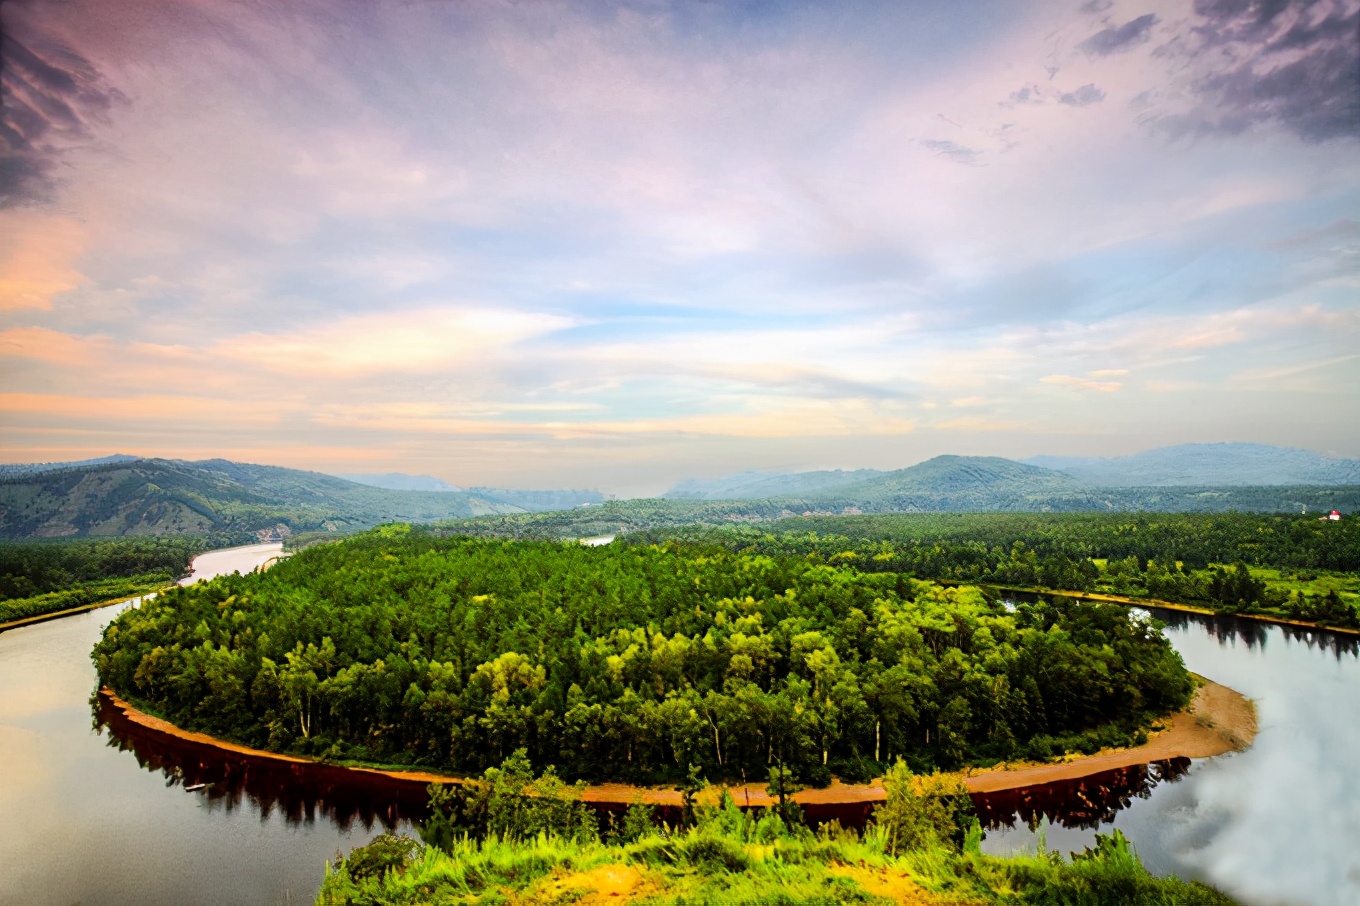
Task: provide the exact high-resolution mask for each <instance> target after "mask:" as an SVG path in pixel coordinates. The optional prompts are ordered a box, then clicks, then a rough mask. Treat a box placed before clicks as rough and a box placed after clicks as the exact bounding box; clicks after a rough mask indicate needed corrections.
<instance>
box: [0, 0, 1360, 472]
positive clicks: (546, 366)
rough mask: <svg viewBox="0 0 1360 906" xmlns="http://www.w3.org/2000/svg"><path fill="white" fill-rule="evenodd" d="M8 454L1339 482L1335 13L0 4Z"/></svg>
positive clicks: (1351, 12)
mask: <svg viewBox="0 0 1360 906" xmlns="http://www.w3.org/2000/svg"><path fill="white" fill-rule="evenodd" d="M0 24H3V30H4V38H3V41H4V45H3V50H4V57H3V64H4V65H3V87H4V96H3V101H4V103H3V123H2V124H0V460H3V461H7V462H33V461H55V460H70V459H79V458H85V457H91V456H101V455H106V454H110V453H116V452H121V453H132V454H137V455H145V456H166V457H176V458H188V459H196V458H208V457H214V456H222V457H226V458H229V459H235V460H240V461H247V462H260V463H269V464H275V465H283V466H290V467H294V468H305V469H315V470H318V471H327V472H387V471H402V472H409V473H416V474H428V475H434V476H437V477H440V478H443V479H445V480H447V481H449V482H452V483H454V484H457V485H465V486H466V485H492V486H516V487H594V488H599V489H601V490H604V491H606V492H609V493H616V494H621V495H636V494H653V493H658V492H660V491H662V490H664V489H665V488H667V487H669V486H670V485H671V484H673V483H674V482H676V481H678V480H680V479H683V478H687V477H712V476H718V475H726V474H731V473H734V472H738V471H743V470H747V469H762V470H792V469H811V468H859V467H873V468H880V469H892V468H901V467H904V466H907V465H910V464H912V463H915V462H919V461H921V460H923V459H926V458H928V457H930V456H933V455H937V454H941V453H959V454H985V455H998V456H1008V457H1013V458H1021V457H1026V456H1031V455H1036V454H1063V455H1101V456H1104V455H1120V454H1127V453H1132V452H1136V451H1138V450H1143V449H1148V448H1151V447H1156V446H1162V445H1166V444H1173V443H1187V442H1216V441H1252V442H1259V443H1272V444H1281V445H1286V446H1296V447H1305V448H1309V449H1313V450H1317V451H1320V452H1324V453H1328V454H1332V455H1341V456H1351V457H1356V456H1360V292H1357V290H1360V153H1358V152H1360V0H1316V2H1310V0H1295V2H1289V0H1194V2H1188V3H1187V2H1179V3H1178V2H1160V0H1091V2H1084V3H1083V2H1080V0H1076V2H1072V0H1068V2H1037V0H1036V2H1026V3H1014V2H968V3H958V2H953V0H948V2H934V0H931V2H911V3H908V2H885V3H868V2H866V3H858V2H845V3H834V4H827V3H814V2H809V3H799V2H782V3H769V4H762V3H739V2H733V3H716V2H698V0H686V2H679V0H677V2H659V0H658V2H654V0H638V2H631V3H603V2H601V3H589V4H570V3H549V2H522V3H511V2H493V0H486V2H476V3H472V2H451V0H450V2H439V0H425V2H421V0H389V2H377V3H375V2H357V0H356V2H337V0H316V2H268V3H265V2H257V0H242V2H204V0H120V2H117V3H110V2H106V0H92V2H84V0H48V2H43V0H18V2H16V0H8V2H6V3H4V4H3V6H2V7H0Z"/></svg>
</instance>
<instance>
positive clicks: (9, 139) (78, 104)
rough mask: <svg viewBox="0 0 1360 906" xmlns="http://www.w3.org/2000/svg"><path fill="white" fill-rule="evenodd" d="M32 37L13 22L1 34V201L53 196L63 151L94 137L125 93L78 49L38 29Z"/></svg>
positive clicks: (11, 204) (40, 199)
mask: <svg viewBox="0 0 1360 906" xmlns="http://www.w3.org/2000/svg"><path fill="white" fill-rule="evenodd" d="M7 18H8V16H7ZM30 34H33V33H32V32H30ZM33 41H34V42H36V43H32V42H31V43H32V46H29V45H28V44H26V43H23V42H20V41H19V40H18V39H17V38H16V37H15V36H14V34H13V28H12V27H10V28H6V29H4V31H3V34H0V59H3V60H4V65H3V67H0V86H3V91H4V98H5V100H4V104H3V105H0V209H3V208H10V207H15V206H19V205H29V204H36V203H47V202H51V201H53V200H54V199H55V192H56V185H57V183H58V178H57V176H56V167H57V162H58V161H59V160H60V158H61V156H62V154H63V152H64V151H65V150H67V149H69V148H70V147H72V146H73V145H76V144H79V143H83V142H87V141H89V140H90V138H91V136H92V125H93V124H95V123H97V122H100V121H103V120H104V119H106V117H107V114H108V112H109V110H110V108H111V107H112V106H113V105H114V104H115V103H116V102H118V101H121V100H123V97H122V95H121V94H120V93H119V92H118V91H117V90H116V89H114V88H113V87H112V86H111V85H109V83H108V82H107V81H106V80H105V79H104V77H103V76H102V75H101V74H100V73H99V71H98V70H96V69H95V68H94V67H93V66H91V65H90V63H89V62H88V61H87V60H85V58H83V57H82V56H80V55H79V54H77V53H75V52H73V51H72V50H70V49H69V48H67V47H65V46H63V45H61V44H60V43H57V42H53V41H50V40H46V39H45V37H44V36H43V35H42V34H40V33H39V34H33Z"/></svg>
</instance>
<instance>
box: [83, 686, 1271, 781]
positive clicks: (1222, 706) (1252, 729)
mask: <svg viewBox="0 0 1360 906" xmlns="http://www.w3.org/2000/svg"><path fill="white" fill-rule="evenodd" d="M101 694H103V695H104V696H106V697H107V698H108V700H109V701H110V702H111V703H112V704H113V705H114V706H115V707H117V708H118V709H119V710H121V711H122V712H123V713H124V715H125V716H126V717H127V719H128V720H130V721H131V722H133V723H135V724H137V725H138V726H141V727H144V728H146V729H148V730H151V731H153V732H156V733H163V734H166V735H167V736H173V737H175V738H177V739H182V740H186V741H189V742H192V743H197V744H199V745H205V746H211V747H213V748H216V749H219V750H222V751H228V752H234V753H237V754H240V755H243V756H246V757H250V758H262V759H268V760H272V761H283V762H290V763H294V764H305V763H314V760H313V759H308V758H299V757H296V756H292V755H280V754H278V753H275V752H266V751H263V750H260V749H252V748H250V747H248V746H242V745H237V744H235V743H231V742H226V741H225V740H220V739H216V738H215V737H212V736H208V735H207V734H205V733H193V732H190V731H187V730H181V729H180V728H179V727H176V726H175V725H174V724H172V723H170V722H169V721H165V720H161V719H160V718H158V717H152V716H151V715H150V714H145V713H143V712H142V711H139V710H137V709H136V708H134V707H132V706H131V705H129V704H128V703H127V702H125V701H123V700H122V699H121V698H119V697H118V695H117V694H116V693H115V692H114V691H113V690H112V689H108V688H105V689H103V690H101ZM1164 725H1165V727H1166V728H1165V729H1163V730H1161V731H1159V732H1156V733H1154V734H1152V738H1151V739H1149V740H1148V742H1147V743H1146V744H1145V745H1141V746H1137V747H1135V748H1131V749H1113V750H1109V751H1105V752H1100V753H1097V754H1095V755H1076V756H1069V757H1068V758H1067V759H1065V760H1063V761H1060V762H1055V763H1048V764H1035V763H1015V764H1003V765H998V766H997V767H994V768H988V769H986V770H981V771H969V772H967V773H966V774H965V778H964V781H965V783H966V784H967V786H968V789H969V790H970V791H972V792H977V793H991V792H997V791H999V790H1011V789H1020V788H1023V787H1028V786H1034V785H1036V784H1040V783H1049V782H1052V781H1055V780H1074V779H1077V778H1080V777H1088V776H1090V775H1092V774H1098V773H1100V772H1101V771H1108V770H1111V769H1114V768H1122V767H1130V766H1133V765H1141V764H1149V763H1151V762H1154V761H1164V760H1166V759H1170V758H1208V757H1210V756H1213V755H1222V754H1224V753H1226V752H1233V751H1240V750H1242V749H1245V748H1246V747H1247V746H1249V745H1251V742H1252V740H1253V739H1255V737H1256V710H1255V708H1254V707H1253V706H1252V703H1251V701H1250V700H1249V699H1247V698H1245V697H1244V696H1242V695H1241V693H1238V692H1235V691H1233V690H1232V689H1229V688H1228V687H1226V686H1220V685H1219V684H1218V683H1214V682H1208V681H1206V682H1205V683H1204V684H1203V685H1202V686H1201V687H1200V688H1199V689H1198V690H1197V691H1196V692H1195V697H1194V700H1193V701H1192V702H1191V704H1190V707H1189V708H1187V709H1185V710H1184V711H1181V712H1179V713H1177V714H1175V715H1173V716H1172V717H1171V718H1170V719H1169V720H1167V721H1164ZM349 770H353V771H358V772H363V773H369V774H379V775H382V776H384V777H390V778H392V779H394V780H399V781H404V782H409V783H413V784H420V785H422V786H423V785H424V784H428V783H458V782H460V780H459V778H456V777H449V776H445V775H442V774H434V773H430V772H427V771H386V770H381V769H379V768H362V767H355V768H349ZM727 789H728V791H729V792H730V793H731V795H732V798H733V799H734V800H736V803H737V805H740V806H748V805H750V806H768V805H771V804H772V803H771V800H770V797H769V796H767V795H766V794H765V787H764V785H763V784H747V785H745V786H736V787H728V788H727ZM719 795H721V791H720V788H709V789H708V790H705V791H704V793H703V794H702V795H701V796H700V799H701V800H702V801H716V800H717V798H718V796H719ZM885 795H886V794H885V793H884V790H883V787H882V786H881V785H879V784H845V783H840V782H839V781H837V782H834V783H832V784H831V785H830V786H829V787H826V788H825V789H820V790H804V791H803V792H801V793H799V794H797V795H796V796H795V797H794V798H795V799H796V800H797V801H798V802H799V803H801V804H803V805H830V804H840V803H871V802H881V801H882V800H883V798H884V796H885ZM583 798H584V799H585V801H587V802H594V803H601V804H611V803H612V804H616V805H627V804H628V803H631V802H633V801H635V800H637V799H641V800H642V801H643V802H647V803H651V804H654V805H671V806H679V805H680V804H681V798H680V793H679V792H678V791H676V790H673V789H648V788H642V787H635V786H631V785H629V784H624V783H602V784H597V785H595V786H591V787H587V788H586V791H585V795H584V797H583Z"/></svg>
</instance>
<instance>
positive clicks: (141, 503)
mask: <svg viewBox="0 0 1360 906" xmlns="http://www.w3.org/2000/svg"><path fill="white" fill-rule="evenodd" d="M1055 466H1060V467H1061V468H1055ZM354 477H360V476H354ZM362 477H364V478H366V479H368V480H369V482H370V483H358V482H354V481H349V480H347V479H345V478H337V477H335V476H332V475H322V474H320V473H317V472H303V471H298V470H296V469H284V468H279V467H276V466H260V465H247V464H243V463H236V462H230V461H228V460H224V459H211V460H205V461H202V462H184V461H181V460H167V459H138V458H136V457H123V456H120V457H105V458H103V459H100V460H88V461H85V462H79V463H44V464H41V465H31V466H4V467H0V538H34V537H67V536H88V535H143V534H172V533H194V534H206V533H227V534H232V535H235V536H242V537H248V536H249V535H250V534H251V533H272V534H274V535H281V534H286V533H289V532H300V531H309V530H318V529H321V530H328V531H347V530H352V529H359V528H365V527H368V526H372V525H376V524H379V523H382V522H390V521H405V522H433V521H440V520H457V519H466V518H469V517H473V516H483V515H502V516H506V517H507V518H508V519H509V520H510V523H508V524H514V523H517V520H518V522H519V523H523V524H522V525H521V527H524V526H528V525H530V523H532V525H535V526H540V527H541V526H546V525H548V524H549V523H552V524H554V525H556V524H557V523H560V524H561V525H560V526H559V527H560V528H561V529H562V531H564V532H568V533H570V532H571V531H574V530H575V529H576V528H579V527H581V526H585V527H586V528H588V529H589V530H590V531H591V532H594V533H596V534H600V533H608V532H612V531H615V530H629V529H632V528H640V527H647V526H653V525H678V524H685V523H688V522H708V521H719V522H726V521H751V520H762V519H775V518H780V517H786V516H797V515H806V514H817V515H826V514H841V513H850V514H853V513H911V512H976V511H987V510H990V511H1020V512H1026V511H1027V512H1075V511H1091V510H1130V511H1133V510H1140V511H1156V510H1162V511H1181V512H1184V511H1198V512H1221V511H1225V510H1255V511H1262V512H1264V511H1276V512H1280V511H1284V512H1288V511H1295V512H1297V511H1299V510H1301V509H1307V510H1309V511H1315V510H1318V509H1324V510H1325V509H1331V508H1332V507H1338V508H1340V509H1342V510H1343V511H1345V512H1353V511H1354V510H1355V509H1356V508H1357V506H1360V462H1357V461H1356V460H1344V459H1329V458H1327V457H1323V456H1319V455H1318V454H1315V453H1308V452H1307V451H1303V450H1288V449H1284V448H1280V447H1262V446H1258V445H1252V444H1191V445H1185V446H1181V447H1167V448H1164V449H1161V450H1150V451H1148V452H1146V453H1140V454H1138V455H1136V456H1127V457H1118V458H1112V459H1079V458H1074V457H1068V458H1059V457H1036V458H1035V459H1034V460H1031V461H1030V462H1016V461H1014V460H1010V459H1001V458H998V457H993V456H937V457H935V458H934V459H930V460H927V461H926V462H923V463H918V464H916V465H914V466H911V467H909V468H906V469H897V470H895V471H877V470H874V469H860V470H856V471H850V472H845V471H821V472H794V473H769V472H744V473H741V474H739V475H734V476H731V477H728V478H721V479H716V480H711V481H697V480H690V481H685V482H682V483H680V484H678V485H676V486H675V487H674V488H672V489H671V490H670V491H669V492H667V494H666V495H665V497H664V498H662V499H653V500H636V501H616V502H613V503H610V504H608V505H607V506H605V507H603V508H598V507H596V506H591V507H590V508H589V509H588V510H583V509H578V508H579V507H581V506H582V505H584V504H601V503H604V502H605V501H604V497H603V495H602V494H600V493H599V492H597V491H572V490H566V491H523V490H508V489H498V488H467V489H464V490H457V489H453V488H452V486H451V485H444V486H443V487H442V488H440V487H430V486H428V485H427V486H424V487H417V488H416V489H402V488H397V489H393V488H389V487H377V486H374V484H373V483H372V482H376V481H378V480H383V481H386V482H387V483H388V484H400V483H404V482H412V483H416V484H420V483H422V482H433V483H437V484H438V485H443V482H439V480H438V479H432V478H428V477H423V476H409V475H399V474H398V475H379V476H373V475H366V476H362ZM563 511H572V512H563ZM529 513H560V516H558V515H554V516H551V517H547V521H544V519H541V518H539V517H534V518H533V519H532V520H529V521H528V522H523V520H519V516H520V515H523V514H529ZM526 518H527V517H526ZM596 523H598V524H596ZM518 530H519V529H517V528H516V529H514V531H518ZM535 530H537V529H535ZM583 530H584V529H583Z"/></svg>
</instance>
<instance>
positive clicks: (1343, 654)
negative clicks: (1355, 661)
mask: <svg viewBox="0 0 1360 906" xmlns="http://www.w3.org/2000/svg"><path fill="white" fill-rule="evenodd" d="M1134 609H1135V610H1139V611H1143V612H1145V613H1149V614H1151V615H1152V616H1154V617H1156V618H1157V619H1158V620H1160V621H1161V622H1162V623H1165V624H1166V626H1167V628H1168V629H1175V630H1179V631H1182V632H1183V631H1185V630H1187V629H1189V628H1190V627H1191V626H1197V627H1200V628H1201V629H1203V630H1204V631H1205V632H1206V633H1207V634H1208V635H1209V637H1210V638H1212V639H1214V640H1216V641H1218V642H1219V644H1221V645H1235V644H1237V643H1238V642H1241V643H1242V644H1244V645H1245V646H1246V647H1247V648H1248V649H1253V648H1265V646H1266V641H1267V639H1269V638H1270V635H1271V633H1272V631H1273V630H1278V632H1279V633H1280V635H1281V636H1283V637H1284V640H1285V641H1286V642H1291V643H1292V642H1298V643H1301V644H1303V645H1305V646H1307V647H1308V648H1309V649H1315V650H1317V651H1322V652H1326V653H1328V654H1331V655H1332V656H1333V657H1335V658H1336V659H1337V660H1342V659H1344V658H1348V657H1349V658H1360V635H1352V634H1349V633H1344V632H1336V631H1333V630H1330V629H1315V628H1313V627H1310V626H1291V625H1289V624H1288V623H1267V622H1264V621H1262V620H1249V619H1246V618H1244V617H1235V616H1230V615H1227V614H1200V613H1187V612H1186V611H1183V610H1163V609H1162V608H1159V607H1136V608H1134Z"/></svg>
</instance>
